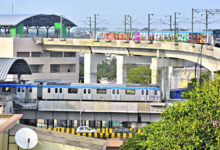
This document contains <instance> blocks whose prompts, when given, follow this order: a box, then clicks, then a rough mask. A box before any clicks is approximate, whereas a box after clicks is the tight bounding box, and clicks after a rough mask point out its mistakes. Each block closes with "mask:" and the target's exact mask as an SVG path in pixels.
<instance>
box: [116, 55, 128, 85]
mask: <svg viewBox="0 0 220 150" xmlns="http://www.w3.org/2000/svg"><path fill="white" fill-rule="evenodd" d="M116 59H117V70H116V72H117V73H116V83H117V84H125V83H126V82H127V65H126V64H125V56H116Z"/></svg>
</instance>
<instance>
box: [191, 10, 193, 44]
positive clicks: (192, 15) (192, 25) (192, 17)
mask: <svg viewBox="0 0 220 150" xmlns="http://www.w3.org/2000/svg"><path fill="white" fill-rule="evenodd" d="M193 13H194V9H193V8H192V35H191V43H193V23H194V16H193Z"/></svg>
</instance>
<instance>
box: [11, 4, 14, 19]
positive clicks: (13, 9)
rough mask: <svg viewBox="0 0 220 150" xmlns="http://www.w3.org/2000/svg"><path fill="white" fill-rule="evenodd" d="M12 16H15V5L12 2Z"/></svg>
mask: <svg viewBox="0 0 220 150" xmlns="http://www.w3.org/2000/svg"><path fill="white" fill-rule="evenodd" d="M11 14H12V16H13V15H14V4H13V2H12V5H11Z"/></svg>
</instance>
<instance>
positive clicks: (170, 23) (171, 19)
mask: <svg viewBox="0 0 220 150" xmlns="http://www.w3.org/2000/svg"><path fill="white" fill-rule="evenodd" d="M170 31H172V16H171V15H170Z"/></svg>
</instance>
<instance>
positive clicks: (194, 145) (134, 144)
mask: <svg viewBox="0 0 220 150" xmlns="http://www.w3.org/2000/svg"><path fill="white" fill-rule="evenodd" d="M187 97H188V99H187V100H186V101H185V102H177V103H174V104H173V105H172V106H170V107H168V108H167V109H166V110H165V112H163V113H162V115H161V120H160V121H158V122H154V123H152V124H150V125H147V126H145V127H144V131H143V133H141V134H140V135H139V136H140V137H143V138H144V139H143V138H133V139H131V140H129V141H128V142H125V143H124V144H123V146H122V147H121V149H122V150H125V149H130V150H133V149H158V150H160V149H212V150H219V149H220V80H218V79H216V80H214V81H206V82H203V83H202V84H201V85H199V84H198V85H196V86H195V88H194V89H193V90H191V91H189V92H188V95H187Z"/></svg>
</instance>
